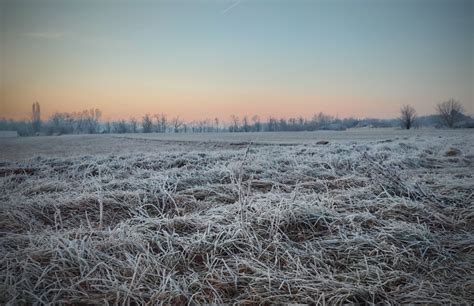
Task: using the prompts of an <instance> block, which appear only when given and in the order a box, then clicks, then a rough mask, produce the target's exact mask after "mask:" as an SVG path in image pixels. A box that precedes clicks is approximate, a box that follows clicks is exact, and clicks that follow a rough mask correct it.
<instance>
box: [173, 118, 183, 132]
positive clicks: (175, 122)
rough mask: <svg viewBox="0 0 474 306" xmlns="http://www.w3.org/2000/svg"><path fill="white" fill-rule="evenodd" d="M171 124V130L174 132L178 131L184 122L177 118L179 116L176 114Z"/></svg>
mask: <svg viewBox="0 0 474 306" xmlns="http://www.w3.org/2000/svg"><path fill="white" fill-rule="evenodd" d="M171 124H172V126H173V131H174V132H175V133H178V132H179V129H180V128H181V126H182V125H183V124H184V122H183V121H182V120H181V119H179V116H176V117H174V118H173V119H172V120H171Z"/></svg>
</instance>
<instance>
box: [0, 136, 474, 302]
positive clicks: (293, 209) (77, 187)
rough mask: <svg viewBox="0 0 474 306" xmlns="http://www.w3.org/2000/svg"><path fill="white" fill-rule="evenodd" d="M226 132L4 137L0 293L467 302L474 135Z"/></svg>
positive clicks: (4, 296) (117, 298)
mask: <svg viewBox="0 0 474 306" xmlns="http://www.w3.org/2000/svg"><path fill="white" fill-rule="evenodd" d="M328 133H329V134H328ZM331 133H332V134H331ZM344 133H345V134H344ZM374 133H375V134H374ZM226 135H228V134H222V135H219V136H218V135H214V136H213V137H215V139H216V140H217V142H213V141H212V139H207V138H205V137H209V135H205V134H204V135H201V136H197V137H201V138H193V139H189V138H186V137H190V136H187V135H183V136H180V135H174V136H173V135H169V136H168V135H143V134H139V135H125V136H123V135H120V136H118V135H116V136H106V135H100V136H61V137H49V138H48V137H37V138H19V139H8V140H0V141H1V142H2V146H0V154H1V155H0V157H1V158H0V159H2V161H1V165H0V189H1V190H2V192H1V193H0V215H1V216H0V297H1V300H0V302H2V303H5V302H13V303H15V304H16V303H20V302H28V303H30V302H39V303H48V302H58V303H59V302H71V303H80V302H84V303H100V304H102V303H106V302H108V303H116V302H117V303H122V302H136V303H143V302H149V303H178V304H181V303H222V302H224V303H234V302H237V303H269V302H272V303H279V302H281V303H324V302H329V303H336V302H355V303H359V302H384V301H385V302H392V303H414V302H421V303H449V302H453V303H468V304H472V303H474V293H473V292H474V277H473V271H474V267H473V264H474V253H473V252H474V234H473V229H474V207H473V204H472V203H473V201H474V192H473V190H474V179H473V175H474V146H473V145H474V136H473V133H472V132H471V131H433V130H428V131H423V130H419V131H410V132H404V131H394V130H390V131H389V130H371V131H360V132H357V131H350V132H325V133H302V134H297V133H296V135H298V136H295V137H296V138H291V135H295V134H294V133H282V134H280V135H278V134H276V133H275V134H273V133H272V134H268V136H265V135H264V133H262V134H259V135H258V136H259V137H261V138H260V139H246V138H243V137H244V136H240V138H238V135H237V136H229V137H237V138H236V139H233V138H226ZM253 136H255V135H253ZM160 137H168V139H165V140H163V139H162V138H160ZM177 137H178V138H179V137H183V138H182V139H178V138H177ZM219 137H221V138H219ZM245 137H248V135H246V136H245ZM265 137H268V138H265ZM298 137H299V138H298ZM262 138H263V139H262ZM295 139H296V140H295ZM193 140H194V141H196V140H197V142H188V141H193ZM319 140H328V141H329V143H328V144H326V145H322V144H316V142H317V141H319ZM248 141H253V142H254V143H252V144H246V143H245V142H248ZM265 143H271V144H272V145H265ZM278 144H285V145H284V146H281V145H278ZM288 144H291V145H288ZM36 155H40V156H37V157H35V156H36Z"/></svg>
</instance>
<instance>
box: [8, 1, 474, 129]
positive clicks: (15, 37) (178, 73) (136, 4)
mask: <svg viewBox="0 0 474 306" xmlns="http://www.w3.org/2000/svg"><path fill="white" fill-rule="evenodd" d="M473 29H474V1H459V0H445V1H439V0H431V1H425V0H424V1H421V0H410V1H403V0H399V1H386V0H378V1H377V0H372V1H359V0H353V1H341V0H335V1H317V0H314V1H298V0H296V1H252V0H241V1H236V0H232V1H223V0H221V1H217V0H215V1H210V0H209V1H199V0H195V1H133V2H132V1H129V2H126V1H106V0H96V1H88V0H81V1H79V0H78V1H72V0H64V1H41V0H37V1H32V0H31V1H22V0H14V1H13V0H12V1H9V0H0V117H8V118H27V117H28V116H29V114H30V111H31V104H32V103H33V102H34V101H39V102H40V104H41V106H42V114H43V118H44V117H47V116H48V115H50V114H51V113H53V112H55V111H78V110H82V109H85V108H91V107H97V108H100V109H101V110H102V111H103V113H104V118H105V119H115V118H128V117H137V118H139V117H141V115H143V114H145V113H167V114H168V115H169V116H175V115H180V116H181V118H183V119H186V120H193V119H198V118H202V119H203V118H214V117H216V116H218V117H220V118H222V119H224V120H228V119H229V116H230V115H231V114H237V115H240V116H241V115H245V114H248V115H252V114H259V115H260V116H262V117H263V118H266V117H267V116H269V115H272V116H276V117H291V116H298V115H303V116H305V117H310V116H311V115H312V114H313V113H315V112H319V111H324V112H327V113H330V114H332V115H338V116H339V117H347V116H356V117H367V116H370V117H381V118H388V117H395V116H397V115H398V112H399V108H400V106H401V105H402V104H411V105H413V106H414V107H415V108H416V109H417V111H418V113H419V114H429V113H433V112H434V106H435V104H436V103H437V102H440V101H442V100H445V99H448V98H451V97H453V98H455V99H459V100H461V102H462V103H463V104H464V106H465V108H466V110H467V112H468V113H474V106H473V104H474V102H473V101H474V99H473V96H474V95H473V87H474V81H473V80H474V79H473V75H474V54H473V50H474V34H473V32H474V31H473Z"/></svg>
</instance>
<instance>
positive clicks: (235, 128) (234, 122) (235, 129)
mask: <svg viewBox="0 0 474 306" xmlns="http://www.w3.org/2000/svg"><path fill="white" fill-rule="evenodd" d="M230 119H231V120H232V126H231V127H230V128H229V130H230V132H238V131H239V124H240V120H239V117H237V116H236V115H232V116H230Z"/></svg>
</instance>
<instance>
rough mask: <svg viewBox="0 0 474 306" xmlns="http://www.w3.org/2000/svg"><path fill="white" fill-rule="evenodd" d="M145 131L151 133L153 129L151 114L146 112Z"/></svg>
mask: <svg viewBox="0 0 474 306" xmlns="http://www.w3.org/2000/svg"><path fill="white" fill-rule="evenodd" d="M142 127H143V133H151V131H152V130H153V121H152V120H151V118H150V115H148V114H146V115H145V116H143V119H142Z"/></svg>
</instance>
